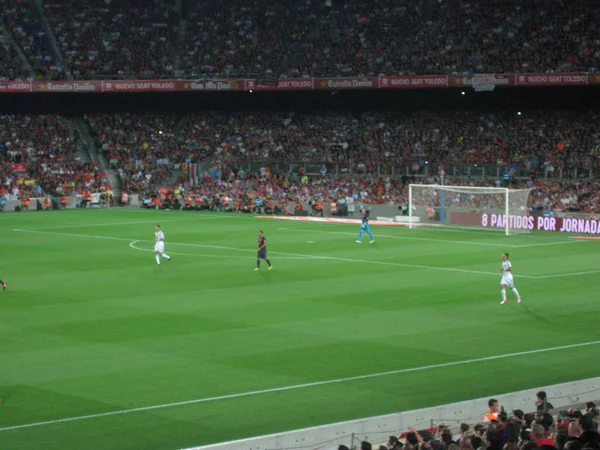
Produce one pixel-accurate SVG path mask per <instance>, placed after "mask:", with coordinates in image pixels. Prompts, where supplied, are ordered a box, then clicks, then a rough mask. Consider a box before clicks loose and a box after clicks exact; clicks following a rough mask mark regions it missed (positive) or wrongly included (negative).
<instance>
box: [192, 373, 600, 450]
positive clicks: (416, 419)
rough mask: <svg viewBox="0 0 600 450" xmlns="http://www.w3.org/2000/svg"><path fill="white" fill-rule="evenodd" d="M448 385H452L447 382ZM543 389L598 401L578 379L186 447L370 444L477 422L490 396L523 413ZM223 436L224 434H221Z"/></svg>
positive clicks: (599, 393) (592, 387) (558, 397)
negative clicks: (415, 431) (407, 433)
mask: <svg viewBox="0 0 600 450" xmlns="http://www.w3.org/2000/svg"><path fill="white" fill-rule="evenodd" d="M448 388H449V389H451V388H452V387H451V386H449V387H448ZM541 390H543V391H546V394H547V395H548V401H550V402H551V403H552V404H553V405H554V407H555V408H557V409H560V408H563V407H566V406H570V405H573V404H576V403H584V402H586V401H592V400H597V399H599V398H600V377H598V378H589V379H586V380H579V381H574V382H570V383H562V384H556V385H553V386H540V387H536V388H533V389H527V390H524V391H518V392H512V393H509V394H498V395H491V396H489V397H482V398H478V399H475V400H467V401H464V402H459V403H451V404H448V405H441V406H434V407H431V408H424V409H418V410H414V411H404V412H398V413H395V414H387V415H385V416H376V417H369V418H365V419H359V420H352V421H348V422H339V423H333V424H330V425H322V426H318V427H312V428H304V429H301V430H294V431H288V432H284V433H277V434H270V435H266V436H258V437H254V438H249V439H241V440H237V441H229V442H222V443H220V444H214V445H207V446H202V447H194V448H192V449H187V450H274V449H284V448H294V447H297V448H303V449H307V450H309V449H331V448H337V446H338V445H339V444H344V445H347V446H348V447H350V445H351V443H352V436H353V435H355V436H356V437H357V439H360V440H369V441H370V442H383V441H386V440H387V437H388V436H389V435H392V434H393V435H399V434H400V433H402V432H404V431H407V429H408V427H410V426H413V427H415V428H417V429H425V428H429V427H430V426H431V424H432V422H433V423H434V424H435V425H439V424H442V423H444V424H447V425H450V426H457V425H458V424H460V423H462V422H465V423H469V424H474V423H478V422H480V421H481V416H482V415H483V414H485V413H486V412H487V411H488V406H487V401H488V399H489V398H492V397H493V398H497V399H498V401H499V402H500V405H502V406H503V407H504V409H505V410H506V412H507V413H508V414H510V413H511V412H512V411H513V410H514V409H521V410H523V411H525V412H526V413H527V412H533V411H535V401H536V393H537V392H538V391H541ZM224 437H225V436H224Z"/></svg>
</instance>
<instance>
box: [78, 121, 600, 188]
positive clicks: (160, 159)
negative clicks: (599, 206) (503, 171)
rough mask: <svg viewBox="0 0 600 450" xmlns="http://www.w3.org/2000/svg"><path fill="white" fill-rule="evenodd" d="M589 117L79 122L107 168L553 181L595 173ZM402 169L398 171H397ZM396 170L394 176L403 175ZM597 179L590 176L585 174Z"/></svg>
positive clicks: (595, 146)
mask: <svg viewBox="0 0 600 450" xmlns="http://www.w3.org/2000/svg"><path fill="white" fill-rule="evenodd" d="M599 119H600V117H599V115H598V113H597V112H585V113H574V112H564V111H531V112H527V113H525V114H522V115H521V114H520V113H519V114H517V113H516V112H515V113H512V112H496V113H478V112H473V111H469V112H416V113H409V114H404V113H390V112H387V113H376V112H374V113H363V114H360V115H351V114H343V113H329V114H323V113H315V114H295V113H269V112H255V113H252V114H241V113H240V114H226V113H223V112H218V111H209V112H205V113H201V114H193V115H188V116H182V117H177V116H175V115H169V114H110V115H94V116H90V117H88V120H89V121H90V123H91V125H92V127H93V128H94V130H95V132H96V134H97V136H98V140H99V145H100V146H101V148H102V150H103V151H104V152H105V154H106V156H107V158H108V159H109V160H110V161H111V164H112V165H113V166H114V167H115V168H116V167H117V166H127V165H131V164H134V163H136V162H141V163H144V164H149V163H150V164H161V163H165V162H169V163H175V164H181V163H185V162H187V163H204V162H210V163H219V164H233V163H235V164H237V165H238V166H240V165H242V164H244V163H250V162H265V161H268V162H269V163H271V164H273V163H286V162H303V163H314V164H326V166H328V167H329V171H331V170H336V171H339V172H341V173H347V172H351V173H359V174H374V173H378V171H379V172H382V173H386V172H387V173H389V171H390V170H391V168H392V167H396V172H398V171H399V169H400V168H405V167H410V172H411V173H422V172H423V167H424V166H426V165H430V166H431V167H435V168H436V169H435V170H434V172H437V166H438V165H444V166H446V167H450V166H460V165H471V166H474V165H486V164H492V165H499V166H502V167H504V166H508V167H521V168H523V169H525V170H526V171H527V172H531V173H538V174H546V175H549V176H556V175H558V172H559V171H560V170H565V171H566V170H572V169H574V168H577V169H578V171H579V174H580V175H581V176H586V177H587V176H589V173H590V170H592V171H596V172H597V171H598V168H599V167H600V130H599V129H598V125H597V124H598V120H599ZM404 172H405V171H404ZM404 172H403V171H402V170H400V173H404ZM595 175H600V173H595Z"/></svg>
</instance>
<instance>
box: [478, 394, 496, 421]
mask: <svg viewBox="0 0 600 450" xmlns="http://www.w3.org/2000/svg"><path fill="white" fill-rule="evenodd" d="M488 407H489V408H490V410H489V412H487V413H486V414H484V415H483V416H482V417H481V421H482V422H488V423H489V422H491V421H492V420H498V414H500V409H499V406H498V400H496V399H495V398H490V399H489V400H488Z"/></svg>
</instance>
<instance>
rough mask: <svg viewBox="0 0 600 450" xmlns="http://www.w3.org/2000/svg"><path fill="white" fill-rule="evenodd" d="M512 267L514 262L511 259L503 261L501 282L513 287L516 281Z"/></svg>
mask: <svg viewBox="0 0 600 450" xmlns="http://www.w3.org/2000/svg"><path fill="white" fill-rule="evenodd" d="M511 269H512V264H511V263H510V261H502V280H500V284H504V285H506V286H508V287H509V288H511V289H512V288H513V287H514V281H513V274H512V271H511Z"/></svg>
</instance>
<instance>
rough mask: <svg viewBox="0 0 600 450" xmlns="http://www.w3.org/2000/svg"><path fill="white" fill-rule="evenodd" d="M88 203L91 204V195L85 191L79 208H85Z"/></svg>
mask: <svg viewBox="0 0 600 450" xmlns="http://www.w3.org/2000/svg"><path fill="white" fill-rule="evenodd" d="M90 203H92V193H91V192H90V191H85V194H84V196H83V200H81V206H80V208H87V205H89V204H90Z"/></svg>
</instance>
